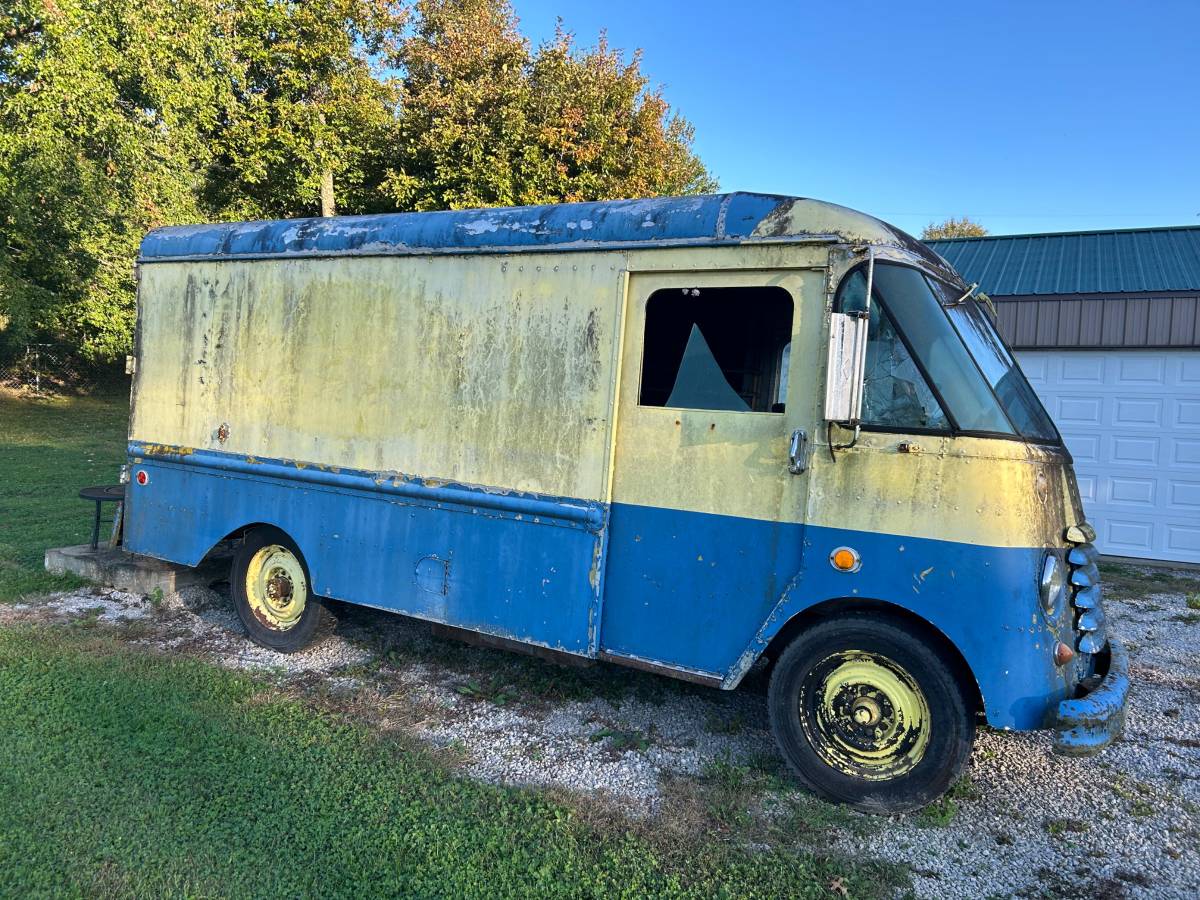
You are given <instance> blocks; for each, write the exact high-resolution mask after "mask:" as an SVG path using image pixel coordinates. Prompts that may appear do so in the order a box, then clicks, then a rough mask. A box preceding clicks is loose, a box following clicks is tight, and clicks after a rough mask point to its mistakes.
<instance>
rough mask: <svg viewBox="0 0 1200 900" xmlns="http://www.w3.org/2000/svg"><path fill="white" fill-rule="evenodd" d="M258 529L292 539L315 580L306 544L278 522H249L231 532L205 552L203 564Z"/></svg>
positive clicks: (213, 543)
mask: <svg viewBox="0 0 1200 900" xmlns="http://www.w3.org/2000/svg"><path fill="white" fill-rule="evenodd" d="M256 528H275V529H277V530H279V531H282V532H283V533H284V534H286V535H287V536H288V537H289V538H291V540H292V541H293V542H294V543H295V545H296V547H297V548H299V550H300V555H301V557H302V562H303V563H304V565H305V567H306V568H307V569H308V575H309V578H310V579H313V578H315V576H314V575H313V563H312V554H310V553H309V552H308V549H307V548H306V547H305V546H304V544H303V543H302V542H301V541H300V539H299V538H298V537H297V536H296V534H295V532H293V531H291V530H289V529H287V528H284V527H283V525H281V524H279V523H278V522H270V521H266V520H263V521H258V522H247V523H246V524H245V525H239V526H238V527H237V528H235V529H233V530H232V531H230V532H229V533H228V534H226V535H225V536H224V537H222V538H219V539H218V540H215V541H213V542H212V544H211V545H210V546H209V548H208V550H207V551H206V552H205V554H204V556H203V558H202V559H201V562H203V561H204V560H207V559H209V558H211V557H213V556H216V555H219V554H220V553H221V552H222V550H223V548H225V547H226V546H227V545H229V543H230V542H236V541H240V540H241V539H242V538H244V537H245V536H246V535H247V534H249V533H250V532H251V531H253V530H254V529H256ZM314 584H315V581H314Z"/></svg>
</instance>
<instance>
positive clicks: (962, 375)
mask: <svg viewBox="0 0 1200 900" xmlns="http://www.w3.org/2000/svg"><path fill="white" fill-rule="evenodd" d="M951 293H953V288H951V287H949V286H947V285H942V284H941V283H940V282H936V281H933V280H931V279H929V278H928V277H927V276H925V275H924V274H922V273H921V272H920V271H918V270H917V269H913V268H910V267H908V266H902V265H897V264H891V263H876V265H875V272H874V281H873V290H872V292H871V304H870V313H871V315H870V327H869V329H868V335H867V360H866V383H865V384H864V392H863V413H862V422H863V424H864V425H866V426H872V425H873V426H876V427H880V428H891V429H896V430H904V429H916V430H922V431H964V432H975V433H981V434H996V435H1008V436H1012V437H1017V436H1018V435H1019V436H1021V437H1023V438H1025V439H1027V440H1034V441H1039V442H1047V441H1049V442H1055V443H1057V442H1058V441H1059V437H1058V433H1057V431H1056V430H1055V429H1054V425H1053V423H1052V422H1051V421H1050V417H1049V416H1048V415H1047V414H1046V411H1045V410H1044V409H1043V408H1042V405H1041V403H1040V402H1039V401H1038V399H1037V395H1036V394H1034V393H1033V389H1032V388H1031V387H1030V386H1029V383H1028V382H1027V381H1026V380H1025V376H1024V375H1023V374H1022V373H1021V370H1020V368H1019V367H1018V366H1017V365H1016V363H1015V361H1014V360H1013V358H1012V355H1011V353H1009V351H1008V348H1007V347H1005V346H1004V343H1003V341H1002V340H1001V339H1000V336H999V335H998V334H996V331H995V329H994V328H993V327H992V324H991V322H990V321H989V320H988V319H987V317H986V315H985V314H984V313H983V311H982V310H981V309H979V305H978V303H976V302H975V301H973V300H971V301H966V302H964V303H962V304H957V305H955V306H953V307H950V308H949V309H947V308H944V307H943V304H942V302H940V301H941V300H942V299H945V298H947V297H948V301H949V302H952V301H954V300H957V299H958V296H961V292H960V293H959V294H956V295H955V296H953V297H949V294H951ZM865 308H866V271H865V268H862V267H860V268H858V269H856V270H854V271H853V272H851V273H850V274H849V275H848V276H847V277H846V278H845V279H844V280H843V282H842V285H841V287H840V288H839V289H838V309H839V310H840V311H842V312H854V311H856V310H857V311H862V310H864V309H865Z"/></svg>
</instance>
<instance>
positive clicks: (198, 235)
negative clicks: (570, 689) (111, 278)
mask: <svg viewBox="0 0 1200 900" xmlns="http://www.w3.org/2000/svg"><path fill="white" fill-rule="evenodd" d="M138 271H139V301H138V328H137V347H136V353H135V356H134V358H133V360H132V366H133V369H134V372H135V377H134V383H133V411H132V415H131V421H130V437H129V463H130V465H129V471H130V476H131V477H130V482H131V483H130V485H129V488H128V492H127V494H128V499H127V503H126V509H125V512H124V516H125V520H124V541H125V546H126V547H127V548H128V549H129V550H131V551H133V552H134V553H139V554H145V555H147V556H152V557H156V558H159V559H165V560H171V561H173V562H177V563H183V564H187V565H195V564H197V563H199V562H200V561H201V560H202V559H204V557H205V556H206V555H207V554H209V553H210V552H211V551H212V550H213V549H214V548H216V547H218V546H228V545H229V544H231V543H232V545H233V546H234V547H235V548H236V553H235V558H234V562H233V572H232V577H231V582H232V586H233V594H234V599H235V602H236V605H237V609H238V612H239V614H240V615H241V619H242V621H243V622H244V623H245V626H246V629H247V630H248V631H249V633H250V635H251V636H252V637H253V638H254V640H256V641H258V642H260V643H261V644H263V645H265V646H267V647H272V648H274V649H276V650H279V651H282V652H289V651H294V650H297V649H299V648H301V647H303V646H304V645H305V643H306V642H308V641H309V640H310V639H311V638H312V637H313V635H314V632H315V631H316V629H317V628H318V626H319V625H320V624H321V621H322V619H323V618H324V617H326V616H327V615H328V608H327V604H326V602H325V599H326V598H334V599H336V600H339V601H345V602H348V603H357V604H363V605H366V606H372V607H377V608H379V609H385V610H390V611H393V612H397V613H401V614H404V615H408V616H416V617H418V618H422V619H427V620H430V621H432V622H436V623H442V624H444V625H447V626H452V627H454V628H458V629H465V630H469V631H472V632H478V633H481V634H483V635H487V636H489V638H488V639H489V640H492V641H496V642H502V643H504V644H505V645H507V646H513V647H518V646H524V647H527V648H535V649H537V650H538V651H539V652H543V653H547V652H550V653H554V654H560V655H562V656H563V657H576V658H585V659H591V660H595V659H599V660H606V661H608V662H611V663H619V664H623V665H629V666H634V667H637V668H641V669H647V670H650V671H653V672H660V673H662V674H664V675H669V676H673V677H676V678H683V679H687V680H690V681H695V682H700V683H702V684H708V685H712V686H714V687H719V688H723V689H726V690H729V689H733V688H736V687H737V686H738V683H739V682H740V681H741V680H742V678H743V676H745V674H746V673H747V671H749V670H750V669H751V667H753V666H755V665H756V663H758V662H759V661H760V660H765V663H764V664H766V665H769V666H770V668H771V673H770V682H769V685H770V686H769V693H768V699H767V702H768V705H769V710H770V719H771V722H772V726H773V728H774V732H775V735H776V737H777V739H778V742H779V747H780V750H781V751H782V753H783V756H784V757H785V758H786V759H787V761H788V762H789V763H790V764H791V766H792V767H793V768H794V769H795V771H796V773H797V774H798V775H799V777H800V778H801V779H803V781H804V782H805V783H807V784H808V785H810V786H811V787H812V788H813V789H815V790H816V791H818V792H820V793H821V794H823V795H824V796H826V797H829V798H832V799H834V800H838V801H842V802H846V803H850V804H853V805H855V806H857V807H859V808H861V809H866V810H872V811H895V810H906V809H911V808H914V807H917V806H919V805H921V804H924V803H927V802H928V801H930V800H931V799H933V798H935V797H936V796H938V795H939V794H940V793H941V792H942V791H943V790H945V789H946V788H947V786H949V785H950V784H951V783H952V782H953V780H954V779H955V778H956V776H957V775H958V774H959V773H960V771H961V770H962V768H963V766H964V764H965V762H966V760H967V757H968V754H969V751H970V748H971V743H972V740H973V738H974V734H975V729H976V725H977V723H980V722H986V723H988V724H990V725H992V726H994V727H997V728H1005V729H1039V728H1050V729H1054V730H1055V732H1056V736H1057V745H1058V747H1059V748H1060V749H1061V750H1063V751H1066V752H1070V753H1083V752H1091V751H1095V750H1098V749H1100V748H1101V747H1103V746H1104V745H1106V744H1107V743H1108V742H1109V741H1111V740H1112V739H1113V738H1114V737H1115V736H1116V735H1117V734H1118V733H1119V731H1120V728H1121V725H1122V720H1123V713H1124V704H1125V696H1126V691H1127V686H1128V678H1127V663H1126V657H1125V654H1124V652H1123V651H1122V650H1121V648H1120V646H1119V645H1118V644H1117V643H1116V642H1114V641H1111V640H1109V638H1108V636H1107V633H1106V627H1105V619H1104V612H1103V608H1102V606H1101V589H1100V584H1099V576H1098V571H1097V566H1096V551H1095V549H1094V548H1093V546H1092V544H1091V541H1092V539H1093V537H1094V535H1093V533H1092V530H1091V528H1090V527H1089V526H1088V525H1087V523H1086V522H1085V520H1084V514H1083V509H1082V507H1081V504H1080V500H1079V495H1078V492H1077V490H1076V486H1075V477H1074V474H1073V472H1072V469H1071V458H1070V456H1069V455H1068V453H1067V451H1066V449H1065V448H1064V447H1063V443H1062V440H1061V438H1060V437H1059V435H1058V432H1057V431H1056V429H1055V427H1054V424H1053V422H1052V421H1051V420H1050V418H1049V417H1048V416H1047V414H1046V412H1045V410H1044V409H1043V408H1042V406H1041V404H1040V403H1039V402H1038V399H1037V397H1036V396H1035V395H1034V393H1033V391H1032V390H1031V389H1030V387H1029V385H1028V383H1027V382H1026V380H1025V378H1024V376H1023V375H1022V374H1021V371H1020V369H1019V368H1018V367H1017V365H1016V364H1015V363H1014V361H1013V357H1012V354H1011V353H1010V352H1009V350H1008V349H1007V347H1006V346H1005V344H1004V342H1003V341H1002V340H1001V339H1000V338H999V337H998V336H997V334H996V331H995V329H994V328H993V325H992V321H991V319H990V316H989V314H988V310H987V302H986V298H979V297H976V296H974V295H973V292H972V289H971V288H970V287H969V286H968V285H966V284H964V283H963V282H962V279H961V278H960V277H959V276H958V275H957V274H956V273H955V272H954V271H953V270H952V269H951V268H950V267H949V265H947V263H946V262H945V261H944V260H943V259H941V258H940V257H939V256H937V255H936V254H934V253H932V252H931V251H930V250H928V249H927V248H925V247H924V246H923V245H922V244H920V243H919V242H917V241H915V240H913V239H912V238H911V237H909V236H908V235H906V234H904V233H902V232H900V231H898V230H896V229H895V228H892V227H890V226H888V225H886V224H885V223H883V222H881V221H878V220H877V219H874V218H871V217H870V216H866V215H863V214H861V213H857V212H853V211H851V210H849V209H845V208H842V207H838V206H834V205H831V204H828V203H822V202H819V201H816V200H807V199H800V198H795V197H782V196H767V195H761V194H745V193H737V194H726V195H720V196H705V197H682V198H664V199H653V200H631V201H616V202H603V203H581V204H570V205H561V206H541V207H529V208H518V209H490V210H466V211H455V212H433V213H414V214H407V213H406V214H396V215H378V216H363V217H353V218H330V219H311V220H300V221H282V222H245V223H236V224H220V225H204V226H195V227H175V228H163V229H159V230H157V231H154V232H152V233H151V234H150V235H149V236H147V237H146V239H145V241H144V243H143V244H142V250H141V257H140V263H139V270H138Z"/></svg>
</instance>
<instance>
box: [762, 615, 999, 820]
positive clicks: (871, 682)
mask: <svg viewBox="0 0 1200 900" xmlns="http://www.w3.org/2000/svg"><path fill="white" fill-rule="evenodd" d="M767 704H768V708H769V710H770V716H771V728H772V731H773V732H774V734H775V740H776V741H777V742H778V743H779V747H780V750H781V751H782V753H783V756H784V758H785V759H786V760H787V761H788V763H789V765H790V766H791V767H792V769H794V770H795V772H796V774H797V775H798V776H799V777H800V779H801V780H802V781H803V782H804V783H805V784H807V785H808V786H809V787H810V788H812V789H813V790H814V791H816V792H817V793H818V794H820V795H822V796H823V797H826V798H827V799H830V800H834V801H837V802H839V803H846V804H848V805H850V806H853V807H855V808H857V809H860V810H863V811H864V812H872V813H895V812H907V811H909V810H913V809H917V808H919V807H922V806H925V805H926V804H928V803H930V802H931V801H933V800H935V799H937V798H938V797H939V796H940V795H941V794H942V793H944V792H945V791H946V789H947V788H949V787H950V785H951V784H953V783H954V781H955V780H956V779H957V778H958V777H959V775H960V774H961V773H962V770H963V768H964V767H965V766H966V763H967V759H968V757H969V756H970V753H971V744H972V742H973V741H974V739H975V718H974V710H973V709H972V708H971V706H970V705H969V704H968V703H967V702H966V701H965V700H964V697H963V691H962V688H961V687H960V685H959V682H958V679H956V678H955V676H954V672H953V671H952V669H951V668H950V666H949V665H947V663H946V661H945V660H944V659H943V658H942V657H941V655H940V654H939V653H937V652H936V651H935V650H934V649H933V648H931V647H930V646H929V644H928V643H926V642H925V641H923V640H921V638H920V637H918V636H916V635H914V634H913V633H912V632H911V631H910V630H909V629H907V628H906V627H904V625H902V624H901V623H899V622H897V621H894V620H891V619H883V618H880V617H878V616H875V617H869V616H866V615H858V614H856V615H850V616H845V617H842V618H838V619H832V620H828V621H825V622H821V623H820V624H818V625H815V626H813V627H812V628H809V629H808V630H806V631H805V632H803V633H802V634H800V635H799V636H798V637H797V638H796V639H795V640H793V641H792V643H791V644H790V645H788V648H787V649H786V650H785V651H784V652H783V655H782V656H781V657H780V658H779V661H778V663H777V664H776V665H775V670H774V672H773V673H772V675H771V684H770V688H769V691H768V697H767Z"/></svg>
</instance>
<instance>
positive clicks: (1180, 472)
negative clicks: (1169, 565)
mask: <svg viewBox="0 0 1200 900" xmlns="http://www.w3.org/2000/svg"><path fill="white" fill-rule="evenodd" d="M929 245H930V246H931V247H933V249H935V250H936V251H937V252H938V253H940V254H941V255H942V256H943V257H945V258H946V259H947V260H948V261H949V262H950V263H951V264H952V265H953V266H954V267H955V268H956V269H957V270H958V271H959V272H960V273H962V275H963V277H964V278H966V280H967V281H969V282H975V281H977V282H979V284H980V287H981V290H983V291H985V292H987V293H988V294H990V295H991V297H992V298H993V300H994V301H995V302H996V310H997V315H998V318H999V326H1000V331H1001V332H1002V333H1003V334H1004V336H1005V338H1006V339H1007V340H1008V342H1009V343H1010V344H1011V345H1012V346H1013V348H1014V349H1015V350H1016V351H1017V356H1018V358H1019V359H1020V361H1021V366H1022V367H1023V368H1024V370H1025V372H1026V374H1027V375H1028V377H1029V380H1030V382H1031V383H1032V384H1033V386H1034V388H1035V389H1036V390H1037V392H1038V393H1039V394H1040V395H1041V398H1042V401H1043V402H1044V403H1045V405H1046V408H1047V409H1048V410H1049V411H1050V413H1051V414H1052V415H1053V416H1054V418H1055V420H1056V421H1057V423H1058V426H1059V428H1060V430H1061V431H1062V434H1063V437H1064V438H1065V440H1066V442H1067V446H1068V447H1069V448H1070V450H1071V452H1072V454H1073V455H1074V457H1075V466H1076V472H1077V474H1078V477H1079V489H1080V491H1081V493H1082V494H1083V501H1084V505H1085V507H1086V509H1087V511H1088V516H1089V519H1090V521H1092V523H1093V524H1094V525H1095V527H1096V530H1097V532H1098V535H1099V538H1098V540H1097V544H1098V545H1099V547H1100V549H1101V551H1102V552H1104V553H1107V554H1110V555H1114V556H1127V557H1135V558H1143V559H1156V560H1169V561H1175V562H1190V563H1200V227H1190V226H1187V227H1178V228H1143V229H1130V230H1119V231H1088V232H1070V233H1063V234H1023V235H999V236H995V237H983V238H956V239H950V240H940V241H930V242H929Z"/></svg>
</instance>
